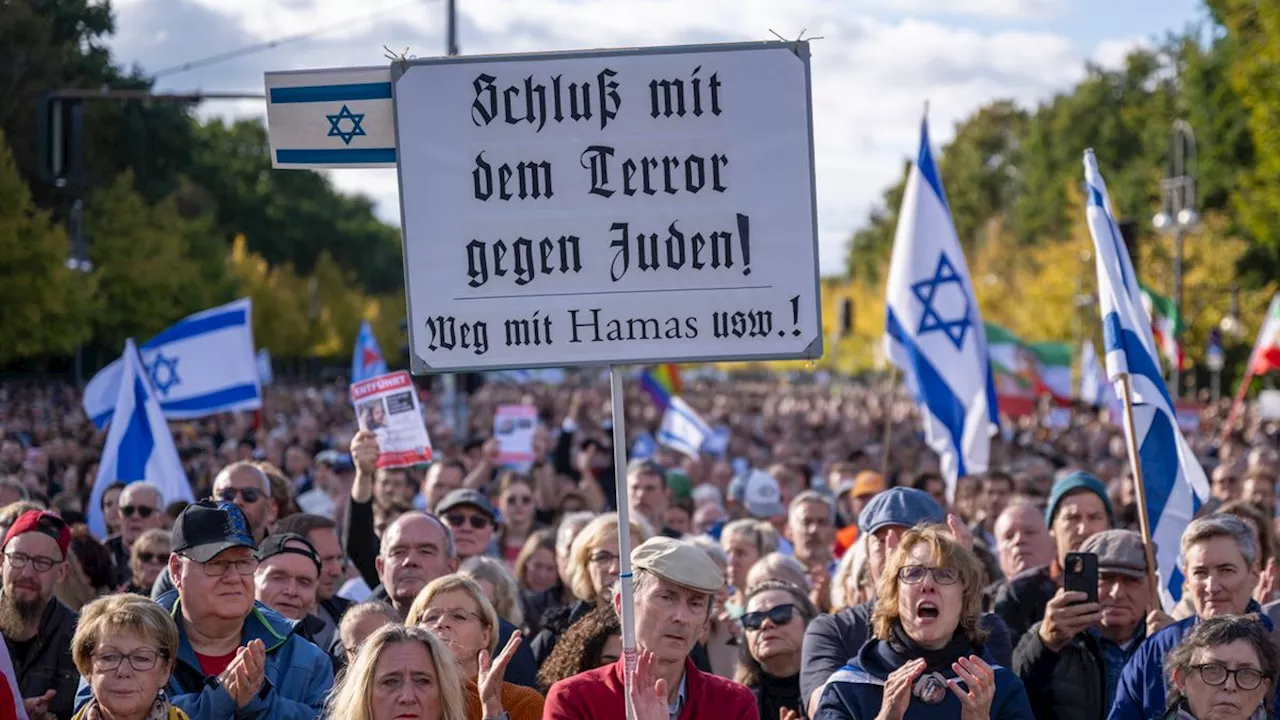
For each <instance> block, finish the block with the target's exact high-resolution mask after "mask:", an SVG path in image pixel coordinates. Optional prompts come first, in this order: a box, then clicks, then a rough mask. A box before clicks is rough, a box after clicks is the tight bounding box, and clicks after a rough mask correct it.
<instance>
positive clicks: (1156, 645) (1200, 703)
mask: <svg viewBox="0 0 1280 720" xmlns="http://www.w3.org/2000/svg"><path fill="white" fill-rule="evenodd" d="M687 385H688V387H686V389H685V391H684V393H683V394H682V397H683V398H684V399H685V401H686V402H688V403H689V405H690V406H691V407H693V408H694V409H695V410H696V411H697V412H698V413H699V414H700V415H701V416H702V417H703V418H704V419H705V420H706V421H707V423H708V424H710V425H712V426H714V427H716V428H723V429H724V430H725V431H727V437H728V441H727V443H724V445H723V447H718V448H715V449H709V448H708V449H705V450H704V451H703V452H700V453H698V454H697V456H688V455H683V454H680V453H678V452H675V451H674V450H672V449H670V448H667V447H663V446H661V445H659V446H656V447H651V448H649V450H647V451H644V452H640V451H639V448H640V447H641V443H636V444H635V447H634V448H632V447H631V445H632V443H631V441H632V440H634V439H636V438H639V437H640V436H641V435H642V434H644V433H654V432H655V431H656V429H657V427H658V426H659V424H660V422H661V409H660V407H659V406H657V405H655V404H654V402H653V401H652V399H651V398H650V397H649V396H648V395H647V394H646V393H645V392H644V391H643V390H642V389H641V387H640V386H639V385H638V384H637V385H634V386H633V385H631V384H628V385H627V390H626V393H627V397H626V401H625V408H626V417H625V429H626V433H627V437H628V449H629V450H631V452H629V454H628V462H627V464H626V465H625V467H617V468H615V463H614V449H613V432H612V430H613V422H614V418H613V417H612V414H611V405H610V401H609V397H608V393H607V386H606V385H604V384H602V383H599V382H593V379H592V378H590V377H587V376H585V375H584V376H577V375H571V376H570V377H569V378H568V379H567V381H566V382H564V383H562V384H556V385H549V384H542V383H527V384H515V383H511V382H490V383H487V384H485V385H483V386H481V387H479V388H478V389H477V390H476V391H475V392H473V393H471V394H470V395H469V396H468V397H467V398H466V400H465V404H464V405H462V406H450V405H449V404H448V403H442V402H441V398H439V397H436V396H434V395H433V394H431V393H428V392H424V393H423V401H424V402H423V408H424V420H425V422H426V425H427V428H428V430H429V433H430V436H431V439H432V444H433V451H434V458H433V460H432V462H430V463H429V464H426V465H423V466H414V467H408V468H379V467H377V465H378V463H377V461H378V457H379V454H380V448H379V445H378V439H377V436H376V435H375V434H374V433H372V432H369V431H367V430H366V431H361V430H360V429H359V425H358V422H357V419H356V416H355V413H354V410H353V408H352V407H351V405H350V403H349V402H348V401H347V386H346V385H345V383H343V382H342V381H336V382H333V383H328V384H323V385H312V386H290V385H278V386H272V387H269V388H267V389H266V397H265V401H264V407H263V408H262V410H260V411H258V412H256V413H236V414H225V415H219V416H215V417H209V418H206V419H202V420H197V421H188V422H175V423H172V424H171V427H172V430H173V434H174V439H175V443H176V445H177V446H178V448H179V453H180V456H181V458H182V462H183V466H184V469H185V471H186V473H187V477H188V480H189V482H190V483H191V486H192V489H193V494H194V497H196V498H198V500H197V501H196V502H194V503H186V502H182V501H177V500H175V499H173V498H166V497H164V496H163V493H162V492H161V490H160V489H159V488H158V487H157V486H155V485H152V484H149V483H146V482H141V481H136V482H131V483H125V482H114V483H110V484H108V485H107V486H106V489H105V490H104V491H103V492H101V493H100V496H101V500H100V507H99V508H98V509H99V510H101V512H102V514H103V517H104V518H105V523H106V526H107V533H106V534H105V535H104V536H101V537H95V536H94V534H93V533H91V532H90V531H89V529H88V523H87V516H88V515H89V512H88V511H89V510H90V509H91V508H90V507H89V503H90V497H91V490H92V486H93V484H94V482H95V478H96V475H97V468H98V457H99V454H100V452H101V448H102V445H103V441H104V438H105V431H104V430H99V429H97V428H95V427H94V426H93V424H92V423H91V422H90V421H89V420H88V419H87V418H86V417H85V415H84V413H83V411H82V410H81V408H80V402H79V397H78V395H77V393H76V391H75V390H74V388H71V387H68V386H64V385H59V384H53V383H45V384H21V385H19V384H5V385H0V532H2V533H3V543H2V545H0V550H2V552H3V557H2V558H0V581H2V582H0V637H2V638H3V643H4V646H3V648H2V649H3V652H0V678H3V679H4V680H5V682H0V719H2V718H6V717H21V718H27V719H29V720H45V719H46V718H57V719H58V720H66V719H69V718H76V719H77V720H79V719H84V720H144V719H146V720H151V719H157V720H159V719H167V720H178V719H179V718H190V719H192V720H204V719H206V718H207V719H219V720H220V719H221V718H321V717H323V718H342V720H390V719H392V718H422V719H424V720H464V719H465V720H481V719H482V718H483V719H485V720H496V719H497V718H507V720H532V719H534V718H549V719H555V720H560V719H568V718H575V719H577V718H581V719H582V720H587V719H588V718H606V717H607V718H621V717H624V716H625V711H626V709H627V708H628V707H630V708H631V709H632V710H633V711H634V714H635V715H634V716H635V717H636V718H639V719H641V720H692V719H693V718H703V717H716V718H720V717H724V718H734V719H736V718H756V717H759V718H762V719H763V720H799V719H800V718H810V719H812V720H846V719H848V720H855V719H856V720H873V719H876V720H913V719H914V718H964V719H965V720H974V719H976V718H988V717H991V718H1032V717H1034V718H1038V719H1042V720H1043V719H1047V718H1088V719H1091V720H1093V719H1097V720H1101V719H1104V718H1106V719H1108V720H1130V719H1132V720H1138V719H1139V718H1142V719H1146V718H1173V719H1174V720H1184V719H1185V718H1195V719H1196V720H1208V719H1209V718H1214V719H1215V720H1216V719H1219V718H1260V717H1274V713H1275V711H1276V710H1277V701H1276V692H1275V691H1276V685H1277V674H1278V673H1277V671H1278V668H1277V664H1278V663H1280V647H1278V646H1277V645H1276V639H1275V637H1274V636H1273V633H1274V623H1275V622H1276V621H1277V620H1280V604H1278V603H1276V602H1274V601H1275V596H1276V590H1277V582H1278V576H1280V573H1278V572H1277V568H1276V554H1277V543H1278V542H1280V521H1278V520H1277V510H1276V498H1275V486H1276V481H1277V479H1278V478H1280V424H1277V423H1276V422H1273V421H1265V420H1263V419H1261V418H1259V417H1257V416H1256V415H1255V414H1254V412H1252V409H1250V410H1247V411H1246V412H1245V413H1244V414H1243V415H1242V416H1241V418H1240V419H1239V421H1238V424H1237V426H1236V427H1234V428H1231V429H1230V432H1227V433H1226V434H1225V440H1224V441H1220V437H1221V431H1222V430H1223V428H1222V423H1223V422H1224V418H1225V416H1226V412H1225V410H1226V408H1225V407H1223V406H1220V405H1208V406H1207V407H1206V408H1205V409H1204V411H1203V412H1202V414H1201V417H1200V418H1199V423H1200V424H1199V426H1198V427H1196V428H1191V429H1188V431H1187V433H1188V439H1189V440H1190V442H1191V446H1192V448H1193V450H1194V451H1195V452H1196V453H1197V455H1198V457H1199V459H1200V460H1201V462H1202V464H1203V466H1204V467H1205V469H1206V472H1208V473H1209V474H1210V476H1211V479H1212V483H1211V487H1212V499H1211V500H1210V501H1209V502H1207V503H1206V504H1205V505H1204V506H1203V507H1202V508H1201V509H1200V511H1199V512H1198V514H1197V517H1196V518H1195V519H1194V520H1193V521H1192V522H1190V524H1189V525H1188V526H1187V527H1186V528H1185V530H1184V531H1183V532H1182V537H1181V544H1180V547H1179V551H1180V553H1179V557H1180V560H1179V567H1178V568H1177V573H1179V574H1180V575H1179V576H1180V577H1181V578H1183V588H1182V593H1181V595H1182V600H1181V602H1179V603H1178V604H1177V605H1176V607H1173V608H1169V612H1167V613H1166V612H1165V609H1164V608H1163V607H1162V606H1161V603H1160V600H1159V595H1158V593H1157V590H1156V588H1155V587H1153V586H1152V584H1151V579H1150V578H1151V574H1152V571H1153V568H1152V567H1150V565H1149V560H1148V558H1149V557H1150V556H1149V555H1148V553H1147V548H1146V547H1145V546H1144V543H1143V539H1142V535H1141V534H1140V532H1139V527H1138V518H1137V511H1136V505H1135V488H1134V484H1133V479H1132V476H1131V474H1130V472H1129V466H1128V463H1127V461H1126V455H1125V443H1124V437H1123V434H1122V432H1121V430H1120V428H1119V427H1117V426H1116V425H1115V424H1113V423H1110V422H1105V421H1104V419H1103V418H1102V417H1101V416H1099V414H1098V413H1097V412H1095V411H1093V410H1092V409H1089V408H1083V407H1077V408H1074V409H1073V412H1072V414H1071V418H1070V420H1069V421H1068V422H1065V423H1063V422H1061V416H1060V413H1055V415H1054V417H1055V420H1054V421H1053V422H1049V421H1047V418H1048V417H1049V414H1048V408H1042V411H1041V412H1038V413H1035V414H1032V415H1028V416H1026V417H1022V418H1018V419H1012V418H1008V417H1006V418H1004V419H1003V423H1002V432H1001V433H1000V435H998V436H997V437H994V438H993V440H992V458H993V460H992V463H991V470H990V471H988V472H985V473H983V474H981V475H976V476H971V477H965V478H961V479H960V480H959V481H958V482H957V483H956V485H955V487H954V489H952V490H951V491H950V492H949V490H948V485H947V483H946V481H945V480H944V478H943V477H942V476H941V475H940V474H939V463H938V461H937V458H936V456H935V455H934V454H933V453H932V452H931V451H930V450H929V449H928V447H927V445H926V444H925V442H924V438H923V436H922V433H921V431H920V428H919V425H918V422H917V420H916V418H915V416H914V407H913V404H912V401H911V398H910V397H908V396H907V395H906V394H905V393H904V391H903V390H902V389H901V388H899V387H897V386H895V385H894V384H892V383H891V382H889V381H887V380H861V381H856V382H855V381H846V380H839V381H833V380H830V379H827V378H814V377H811V376H801V377H791V378H776V377H763V376H761V377H743V378H735V379H732V380H725V379H722V378H708V379H705V380H699V381H692V380H691V381H689V382H688V383H687ZM509 404H523V405H532V406H534V407H535V408H536V409H537V413H538V418H539V424H538V427H537V429H536V431H535V434H534V439H533V451H534V452H533V454H534V458H535V459H534V460H533V462H532V463H528V464H526V465H522V466H504V465H503V464H501V463H500V462H499V457H500V455H499V448H498V445H497V442H496V440H495V438H494V428H493V420H494V416H495V411H496V409H497V408H498V407H499V406H500V405H509ZM619 485H621V487H619ZM619 490H620V491H621V492H619ZM619 496H621V497H623V498H625V499H626V506H627V509H628V510H629V519H630V521H629V523H625V525H626V527H623V526H622V525H623V523H621V522H620V519H619V516H618V513H617V507H615V505H616V502H615V498H617V497H619ZM622 532H627V533H628V535H629V537H630V545H631V547H632V548H633V549H632V552H631V556H630V561H631V567H632V573H633V576H632V583H633V596H634V598H633V599H634V621H635V626H634V629H635V637H636V645H637V650H638V656H637V658H635V663H636V667H635V672H634V675H633V682H632V683H631V686H630V690H629V691H628V690H626V689H625V687H624V668H625V662H626V658H624V657H623V655H624V654H623V650H622V639H621V638H622V622H621V619H620V613H621V603H622V599H621V596H620V593H621V587H620V585H619V574H620V568H621V558H620V556H619V554H618V553H619V535H620V533H622ZM1080 553H1084V554H1086V555H1087V556H1088V557H1091V558H1093V560H1094V561H1095V565H1096V580H1091V581H1090V582H1091V583H1096V587H1094V586H1093V585H1090V586H1089V587H1080V586H1079V585H1078V584H1076V585H1071V586H1070V587H1067V586H1068V585H1069V584H1070V583H1068V582H1067V576H1068V575H1069V574H1070V572H1071V571H1069V570H1068V565H1069V564H1070V561H1071V559H1072V558H1073V557H1074V558H1078V557H1079V555H1078V554H1080ZM628 692H629V694H628ZM10 711H12V712H10Z"/></svg>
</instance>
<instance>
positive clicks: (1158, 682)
mask: <svg viewBox="0 0 1280 720" xmlns="http://www.w3.org/2000/svg"><path fill="white" fill-rule="evenodd" d="M1245 612H1246V613H1258V615H1259V617H1261V618H1262V624H1263V625H1265V626H1266V627H1267V630H1268V631H1270V630H1271V629H1272V624H1271V620H1270V619H1269V618H1267V616H1265V615H1263V614H1262V606H1260V605H1258V603H1257V602H1255V601H1252V600H1251V601H1249V607H1248V609H1247V610H1245ZM1198 622H1200V618H1199V617H1198V616H1192V617H1189V618H1186V619H1183V620H1179V621H1178V622H1176V623H1174V624H1172V625H1170V626H1169V627H1167V628H1165V629H1163V630H1161V631H1160V632H1158V633H1156V634H1155V635H1152V636H1151V637H1149V638H1147V639H1146V640H1144V641H1143V642H1142V645H1140V646H1138V651H1137V652H1136V653H1134V654H1133V657H1131V658H1129V662H1128V663H1126V664H1125V666H1124V670H1123V671H1122V672H1121V673H1120V685H1119V687H1117V688H1116V699H1115V702H1114V703H1113V704H1112V705H1111V712H1110V714H1108V715H1107V720H1147V718H1158V717H1164V713H1165V711H1166V709H1167V708H1166V707H1165V706H1166V704H1167V702H1168V700H1167V698H1166V697H1165V676H1164V656H1165V655H1167V654H1169V652H1170V651H1172V650H1173V649H1174V648H1175V647H1177V646H1178V644H1179V643H1181V642H1182V638H1183V637H1185V636H1186V634H1187V633H1188V632H1190V631H1191V628H1193V627H1195V624H1196V623H1198ZM1276 710H1277V711H1278V712H1280V698H1278V699H1277V704H1276Z"/></svg>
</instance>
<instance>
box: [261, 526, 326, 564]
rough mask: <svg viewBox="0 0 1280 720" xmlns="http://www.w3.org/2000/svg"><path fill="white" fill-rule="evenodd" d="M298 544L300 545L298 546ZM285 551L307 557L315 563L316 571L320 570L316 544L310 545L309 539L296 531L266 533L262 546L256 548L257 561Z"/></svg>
mask: <svg viewBox="0 0 1280 720" xmlns="http://www.w3.org/2000/svg"><path fill="white" fill-rule="evenodd" d="M290 543H292V545H291V544H290ZM299 545H301V546H302V547H298V546H299ZM285 553H293V554H294V555H301V556H303V557H305V558H307V559H308V560H310V561H311V562H313V563H315V565H316V572H317V573H318V572H320V553H319V552H317V551H316V546H315V545H312V544H311V541H310V540H307V539H306V538H304V537H302V536H301V535H298V534H297V533H279V534H277V535H268V536H267V539H265V540H263V541H262V546H261V547H259V548H258V561H259V562H261V561H263V560H266V559H267V558H269V557H274V556H276V555H283V554H285Z"/></svg>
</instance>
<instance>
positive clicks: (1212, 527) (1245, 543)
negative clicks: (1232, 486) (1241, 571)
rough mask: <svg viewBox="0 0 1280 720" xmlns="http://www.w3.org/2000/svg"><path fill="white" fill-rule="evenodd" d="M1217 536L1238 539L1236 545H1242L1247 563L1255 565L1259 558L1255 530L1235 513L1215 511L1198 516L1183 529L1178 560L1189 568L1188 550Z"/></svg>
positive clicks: (1249, 565)
mask: <svg viewBox="0 0 1280 720" xmlns="http://www.w3.org/2000/svg"><path fill="white" fill-rule="evenodd" d="M1216 537H1225V538H1231V539H1232V540H1235V541H1236V545H1238V546H1239V547H1240V554H1241V555H1243V556H1244V562H1245V565H1247V566H1248V567H1253V566H1254V564H1255V563H1256V562H1257V560H1258V546H1257V543H1255V542H1254V539H1253V530H1250V529H1249V526H1248V525H1245V524H1244V521H1243V520H1241V519H1240V518H1239V517H1237V516H1235V515H1230V514H1227V513H1214V514H1212V515H1206V516H1204V517H1202V518H1197V519H1195V520H1192V521H1191V524H1190V525H1188V526H1187V529H1186V530H1184V531H1182V543H1181V545H1182V547H1181V550H1182V554H1181V557H1179V559H1178V562H1179V563H1180V564H1181V565H1182V569H1183V570H1186V568H1187V560H1186V558H1187V550H1189V549H1190V548H1191V546H1192V545H1195V544H1196V543H1201V542H1204V541H1205V540H1210V539H1213V538H1216Z"/></svg>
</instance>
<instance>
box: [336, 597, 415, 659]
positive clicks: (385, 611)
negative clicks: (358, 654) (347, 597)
mask: <svg viewBox="0 0 1280 720" xmlns="http://www.w3.org/2000/svg"><path fill="white" fill-rule="evenodd" d="M370 615H381V616H383V617H385V618H386V619H387V624H388V625H398V624H400V615H399V614H397V613H396V609H395V608H393V607H391V605H390V604H389V603H385V602H383V601H381V600H366V601H364V602H362V603H358V604H356V605H352V606H351V607H349V608H347V611H346V612H344V613H342V622H340V623H338V637H339V638H341V639H342V647H344V648H346V649H347V650H357V649H358V648H357V647H356V646H357V643H356V642H355V639H356V638H355V632H356V626H357V625H359V624H360V621H362V620H364V619H365V618H367V617H369V616H370ZM370 637H372V635H370ZM366 639H367V638H366Z"/></svg>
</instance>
